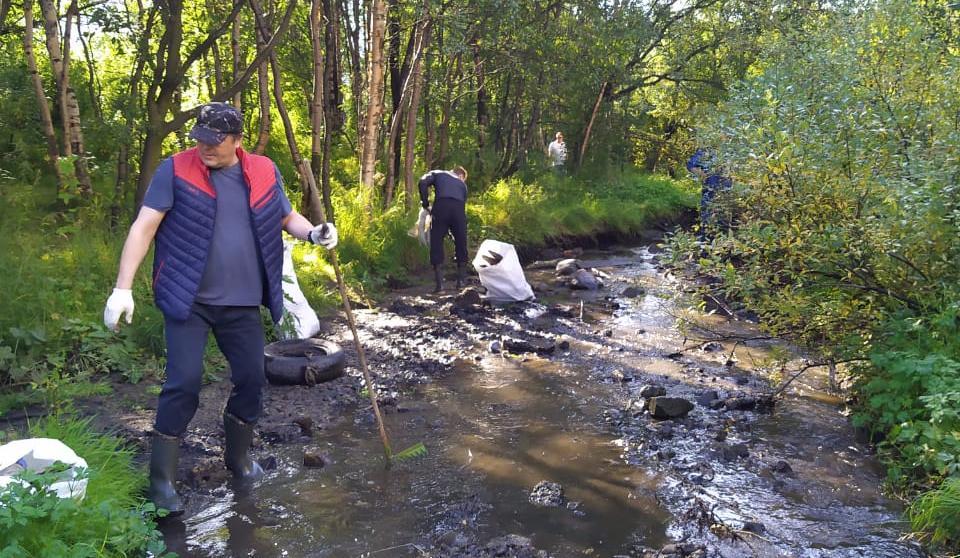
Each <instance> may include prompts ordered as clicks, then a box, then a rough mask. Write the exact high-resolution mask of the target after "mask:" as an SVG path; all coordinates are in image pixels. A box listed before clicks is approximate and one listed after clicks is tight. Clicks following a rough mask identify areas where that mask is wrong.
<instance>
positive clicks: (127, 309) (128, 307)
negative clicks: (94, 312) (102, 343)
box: [103, 289, 133, 331]
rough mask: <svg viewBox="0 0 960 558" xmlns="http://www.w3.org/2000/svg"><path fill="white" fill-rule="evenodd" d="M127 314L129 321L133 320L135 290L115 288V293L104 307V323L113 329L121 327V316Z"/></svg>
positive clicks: (116, 329)
mask: <svg viewBox="0 0 960 558" xmlns="http://www.w3.org/2000/svg"><path fill="white" fill-rule="evenodd" d="M124 314H126V315H127V323H128V324H129V323H132V322H133V291H132V290H130V289H113V294H111V295H110V298H108V299H107V306H106V308H104V309H103V325H105V326H107V329H110V330H112V331H118V330H119V329H120V327H119V322H120V317H121V316H123V315H124Z"/></svg>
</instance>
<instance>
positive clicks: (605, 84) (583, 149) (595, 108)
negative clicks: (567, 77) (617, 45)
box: [577, 81, 610, 169]
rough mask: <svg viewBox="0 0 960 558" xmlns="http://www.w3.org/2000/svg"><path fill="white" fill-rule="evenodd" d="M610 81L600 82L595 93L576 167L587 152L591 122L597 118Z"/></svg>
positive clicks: (581, 162)
mask: <svg viewBox="0 0 960 558" xmlns="http://www.w3.org/2000/svg"><path fill="white" fill-rule="evenodd" d="M609 84H610V82H609V81H604V82H603V83H601V84H600V93H599V94H598V95H597V102H596V103H594V104H593V112H592V113H590V122H588V123H587V130H586V131H585V132H584V133H583V143H581V144H580V155H579V156H578V157H577V168H578V169H579V168H580V166H581V165H583V156H584V154H586V152H587V144H588V143H590V132H591V131H592V130H593V123H594V122H595V121H596V119H597V112H599V111H600V103H602V102H603V98H604V96H606V95H607V94H608V87H609Z"/></svg>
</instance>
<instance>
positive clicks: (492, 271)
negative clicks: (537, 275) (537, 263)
mask: <svg viewBox="0 0 960 558" xmlns="http://www.w3.org/2000/svg"><path fill="white" fill-rule="evenodd" d="M473 267H474V269H476V270H477V273H478V274H479V275H480V283H481V284H482V285H483V286H484V287H486V289H487V294H486V295H485V296H484V298H486V299H487V300H491V301H493V302H518V301H521V300H532V299H533V298H534V296H533V289H531V288H530V284H529V283H527V278H526V277H525V276H524V274H523V267H521V265H520V258H518V257H517V251H516V249H515V248H514V247H513V244H507V243H506V242H500V241H499V240H491V239H487V240H484V241H483V242H482V243H481V244H480V249H479V250H477V255H476V257H474V258H473Z"/></svg>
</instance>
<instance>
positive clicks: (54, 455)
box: [0, 438, 87, 500]
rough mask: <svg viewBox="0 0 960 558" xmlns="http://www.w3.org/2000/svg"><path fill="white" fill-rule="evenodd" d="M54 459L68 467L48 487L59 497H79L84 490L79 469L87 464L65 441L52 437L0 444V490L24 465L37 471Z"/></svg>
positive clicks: (85, 485) (84, 485)
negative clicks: (58, 478)
mask: <svg viewBox="0 0 960 558" xmlns="http://www.w3.org/2000/svg"><path fill="white" fill-rule="evenodd" d="M57 461H60V462H61V463H63V464H65V465H68V466H69V467H70V468H69V469H67V470H66V471H64V472H63V473H62V474H61V475H60V480H58V481H57V482H54V483H53V484H51V485H50V490H51V491H52V492H56V494H57V496H59V497H61V498H77V499H78V500H82V499H83V497H84V495H86V493H87V479H86V478H77V477H78V476H79V474H80V471H79V469H86V468H87V462H86V461H85V460H84V459H83V458H82V457H80V456H78V455H77V454H76V453H75V452H74V451H73V450H72V449H70V448H69V447H68V446H67V445H66V444H64V443H63V442H61V441H60V440H54V439H53V438H27V439H25V440H14V441H12V442H10V443H8V444H4V445H2V446H0V491H2V490H3V489H4V488H5V487H6V486H7V485H8V484H10V483H12V482H16V481H15V479H14V476H15V475H16V474H17V473H19V472H21V471H23V470H24V469H28V470H31V471H35V472H38V473H39V472H42V471H44V470H45V469H46V468H47V467H50V466H51V465H53V464H54V463H56V462H57Z"/></svg>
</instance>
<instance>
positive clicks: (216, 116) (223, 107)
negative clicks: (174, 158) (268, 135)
mask: <svg viewBox="0 0 960 558" xmlns="http://www.w3.org/2000/svg"><path fill="white" fill-rule="evenodd" d="M242 133H243V114H242V113H241V112H240V109H238V108H236V107H234V106H233V105H228V104H227V103H207V104H205V105H203V106H201V107H200V110H199V111H197V123H196V125H194V127H193V129H192V130H190V139H193V140H197V141H199V142H201V143H206V144H209V145H220V144H221V143H223V140H225V139H227V134H242Z"/></svg>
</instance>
